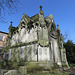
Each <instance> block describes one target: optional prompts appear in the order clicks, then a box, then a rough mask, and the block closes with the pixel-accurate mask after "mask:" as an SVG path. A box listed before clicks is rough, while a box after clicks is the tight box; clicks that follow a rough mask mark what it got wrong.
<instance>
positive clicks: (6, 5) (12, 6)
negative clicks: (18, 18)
mask: <svg viewBox="0 0 75 75" xmlns="http://www.w3.org/2000/svg"><path fill="white" fill-rule="evenodd" d="M18 3H20V0H0V22H5V20H4V16H5V15H6V14H7V13H8V14H11V13H14V12H16V11H17V6H18Z"/></svg>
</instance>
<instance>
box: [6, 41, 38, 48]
mask: <svg viewBox="0 0 75 75" xmlns="http://www.w3.org/2000/svg"><path fill="white" fill-rule="evenodd" d="M37 42H38V40H35V41H31V42H27V43H17V44H15V45H12V46H8V47H6V48H15V47H20V46H26V45H30V44H35V43H37Z"/></svg>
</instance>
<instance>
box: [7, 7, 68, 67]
mask: <svg viewBox="0 0 75 75" xmlns="http://www.w3.org/2000/svg"><path fill="white" fill-rule="evenodd" d="M8 38H9V40H8V46H7V49H6V52H7V53H8V58H7V60H8V61H9V62H17V63H18V64H19V63H25V62H34V63H38V64H39V65H41V66H54V65H55V64H56V65H58V66H60V67H62V66H66V67H67V66H68V64H67V60H66V51H65V49H64V47H63V37H62V35H61V33H60V29H59V26H58V25H57V28H56V26H55V23H54V19H53V16H52V15H50V16H48V17H44V13H43V11H42V7H40V12H39V14H37V15H35V16H33V17H29V16H27V15H25V14H23V16H22V19H21V21H20V23H19V25H18V26H17V27H13V26H12V23H11V25H10V27H9V35H8Z"/></svg>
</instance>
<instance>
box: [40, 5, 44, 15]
mask: <svg viewBox="0 0 75 75" xmlns="http://www.w3.org/2000/svg"><path fill="white" fill-rule="evenodd" d="M40 14H41V15H43V16H44V13H43V11H42V6H40Z"/></svg>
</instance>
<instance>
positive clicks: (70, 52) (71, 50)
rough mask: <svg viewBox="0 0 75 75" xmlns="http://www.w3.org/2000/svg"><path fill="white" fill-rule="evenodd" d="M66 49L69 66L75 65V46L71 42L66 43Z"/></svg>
mask: <svg viewBox="0 0 75 75" xmlns="http://www.w3.org/2000/svg"><path fill="white" fill-rule="evenodd" d="M64 47H65V49H66V54H67V60H68V62H69V64H75V44H74V43H73V42H72V41H71V40H68V41H67V42H66V43H64Z"/></svg>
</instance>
